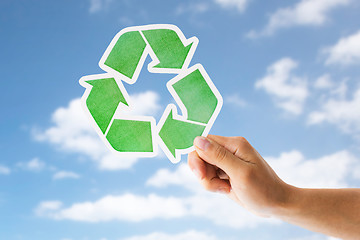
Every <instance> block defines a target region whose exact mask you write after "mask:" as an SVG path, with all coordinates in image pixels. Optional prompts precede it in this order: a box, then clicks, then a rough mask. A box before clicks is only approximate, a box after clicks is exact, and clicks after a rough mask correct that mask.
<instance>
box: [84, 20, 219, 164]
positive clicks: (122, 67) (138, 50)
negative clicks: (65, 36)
mask: <svg viewBox="0 0 360 240" xmlns="http://www.w3.org/2000/svg"><path fill="white" fill-rule="evenodd" d="M198 43H199V40H198V39H197V38H196V37H192V38H189V39H186V38H185V36H184V34H183V33H182V32H181V30H180V29H179V28H178V27H176V26H174V25H169V24H156V25H145V26H137V27H129V28H125V29H123V30H121V31H120V32H119V33H118V34H116V36H115V37H114V38H113V40H112V41H111V43H110V45H109V46H108V47H107V49H106V51H105V53H104V55H103V56H102V57H101V59H100V61H99V66H100V68H101V69H103V70H104V71H106V72H107V73H103V74H96V75H89V76H84V77H82V78H81V79H80V80H79V83H80V85H81V86H83V87H85V88H86V90H85V93H84V95H83V96H82V98H81V99H82V105H83V108H84V110H85V112H86V114H87V115H88V117H89V119H91V122H92V123H93V125H94V128H95V129H96V131H97V133H98V134H99V136H100V137H101V139H102V140H103V142H104V143H105V144H106V146H107V147H109V148H110V149H111V150H112V151H113V152H115V153H116V154H119V155H122V156H124V155H125V156H127V155H130V156H138V157H153V156H156V155H157V151H158V145H159V146H160V147H161V149H162V150H163V151H164V152H165V154H166V156H167V157H168V158H169V160H170V161H171V162H173V163H177V162H179V161H180V159H181V155H182V154H186V153H189V152H191V151H193V150H194V147H193V141H194V138H195V137H196V136H200V135H202V136H206V135H207V134H208V133H209V131H210V129H211V127H212V125H213V124H214V121H215V119H216V117H217V115H218V114H219V112H220V109H221V107H222V104H223V100H222V97H221V95H220V93H219V91H218V90H217V89H216V87H215V85H214V84H213V82H212V81H211V79H210V77H209V76H208V75H207V73H206V72H205V69H204V68H203V66H202V65H201V64H196V65H194V66H192V67H190V68H188V66H189V64H190V61H191V59H192V57H193V55H194V53H195V49H196V47H197V45H198ZM148 55H149V56H150V57H151V59H152V62H151V63H149V65H148V71H149V72H152V73H175V74H178V75H177V76H176V77H174V78H173V79H171V80H170V81H169V82H168V83H167V88H168V90H169V92H170V94H171V95H172V96H173V98H174V100H175V102H176V104H177V105H178V106H179V108H180V110H181V115H180V114H178V113H177V108H176V106H175V105H174V104H168V106H167V107H166V109H165V111H164V113H163V115H162V117H161V119H160V121H159V123H158V124H156V121H155V119H154V118H153V117H152V116H127V115H126V114H125V113H123V114H122V111H121V110H122V109H124V108H129V107H130V108H131V106H132V105H131V99H130V97H129V95H128V93H127V91H126V89H125V87H124V85H123V83H122V81H124V82H126V83H129V84H134V83H135V82H136V80H137V78H138V76H139V74H140V71H141V69H142V67H143V65H144V61H145V59H146V57H147V56H148ZM115 112H116V113H117V114H116V118H115ZM124 112H125V111H124ZM118 113H120V114H118Z"/></svg>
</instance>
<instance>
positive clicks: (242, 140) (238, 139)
mask: <svg viewBox="0 0 360 240" xmlns="http://www.w3.org/2000/svg"><path fill="white" fill-rule="evenodd" d="M236 142H237V143H238V144H239V145H246V144H248V143H249V142H248V141H247V140H246V138H244V137H236Z"/></svg>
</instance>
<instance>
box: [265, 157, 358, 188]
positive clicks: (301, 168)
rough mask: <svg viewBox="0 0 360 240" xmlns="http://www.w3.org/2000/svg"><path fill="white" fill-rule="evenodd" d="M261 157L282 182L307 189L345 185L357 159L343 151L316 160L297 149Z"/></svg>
mask: <svg viewBox="0 0 360 240" xmlns="http://www.w3.org/2000/svg"><path fill="white" fill-rule="evenodd" d="M264 159H265V160H266V161H267V162H268V163H269V165H270V166H271V167H272V168H273V169H274V170H275V172H276V173H277V174H278V175H279V177H280V178H281V179H283V180H284V181H285V182H287V183H289V184H292V185H295V186H297V187H308V188H336V187H347V183H346V178H347V177H348V176H350V175H353V171H354V166H355V165H356V163H358V164H359V161H360V159H356V158H355V156H353V155H352V154H351V153H350V152H348V151H346V150H343V151H339V152H336V153H333V154H330V155H327V156H323V157H320V158H317V159H306V158H305V157H304V156H303V154H302V153H301V152H299V151H297V150H293V151H290V152H283V153H281V154H280V156H279V157H264Z"/></svg>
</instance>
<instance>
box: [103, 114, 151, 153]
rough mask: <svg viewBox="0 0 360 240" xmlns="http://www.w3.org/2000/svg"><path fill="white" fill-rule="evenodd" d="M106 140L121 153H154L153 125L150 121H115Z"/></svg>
mask: <svg viewBox="0 0 360 240" xmlns="http://www.w3.org/2000/svg"><path fill="white" fill-rule="evenodd" d="M106 138H107V140H108V141H109V143H110V145H111V146H112V147H113V148H114V149H115V150H116V151H119V152H152V151H153V145H152V134H151V123H150V122H148V121H137V120H125V119H114V122H113V123H112V124H111V126H110V129H109V132H108V133H107V135H106Z"/></svg>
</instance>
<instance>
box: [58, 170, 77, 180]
mask: <svg viewBox="0 0 360 240" xmlns="http://www.w3.org/2000/svg"><path fill="white" fill-rule="evenodd" d="M65 178H73V179H78V178H80V175H79V174H77V173H74V172H70V171H58V172H56V173H55V174H54V175H53V179H54V180H59V179H65Z"/></svg>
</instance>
